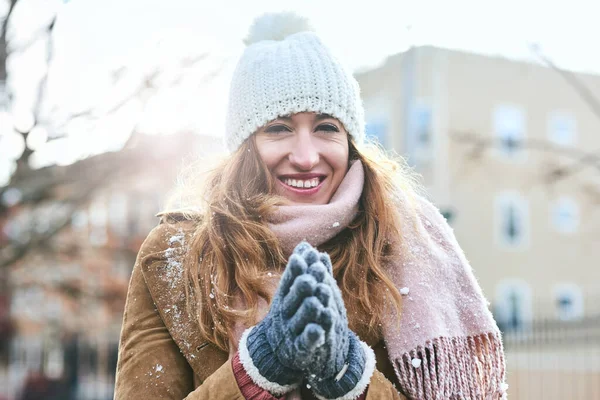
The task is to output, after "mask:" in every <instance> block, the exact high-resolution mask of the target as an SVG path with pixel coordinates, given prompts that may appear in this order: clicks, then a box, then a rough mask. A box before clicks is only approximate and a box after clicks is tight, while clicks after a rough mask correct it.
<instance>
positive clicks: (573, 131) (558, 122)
mask: <svg viewBox="0 0 600 400" xmlns="http://www.w3.org/2000/svg"><path fill="white" fill-rule="evenodd" d="M548 138H549V139H550V140H551V141H552V142H554V143H556V144H558V145H560V146H574V145H575V141H576V139H577V122H576V120H575V117H573V115H571V114H569V113H566V112H554V113H552V114H550V116H549V118H548Z"/></svg>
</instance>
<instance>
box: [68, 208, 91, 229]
mask: <svg viewBox="0 0 600 400" xmlns="http://www.w3.org/2000/svg"><path fill="white" fill-rule="evenodd" d="M71 226H72V227H73V229H75V230H84V229H86V228H87V226H88V214H87V212H86V211H85V210H77V211H75V212H74V213H73V216H72V217H71Z"/></svg>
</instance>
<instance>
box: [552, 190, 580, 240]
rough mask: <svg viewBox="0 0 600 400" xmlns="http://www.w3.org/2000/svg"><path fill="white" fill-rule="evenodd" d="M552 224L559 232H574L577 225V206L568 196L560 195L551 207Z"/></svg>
mask: <svg viewBox="0 0 600 400" xmlns="http://www.w3.org/2000/svg"><path fill="white" fill-rule="evenodd" d="M550 212H551V219H552V225H553V226H554V228H555V229H556V230H557V231H558V232H560V233H575V232H576V231H577V228H578V227H579V208H578V207H577V203H576V202H575V201H574V200H573V199H571V198H569V197H561V198H560V199H558V200H557V201H556V202H555V203H554V204H553V205H552V208H551V211H550Z"/></svg>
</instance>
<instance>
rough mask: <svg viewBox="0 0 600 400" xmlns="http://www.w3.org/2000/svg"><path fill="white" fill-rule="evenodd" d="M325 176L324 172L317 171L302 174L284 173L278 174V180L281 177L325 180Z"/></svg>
mask: <svg viewBox="0 0 600 400" xmlns="http://www.w3.org/2000/svg"><path fill="white" fill-rule="evenodd" d="M325 177H326V175H325V174H319V173H315V172H311V173H304V174H284V175H279V176H278V179H280V180H282V179H301V180H307V179H313V178H319V180H325Z"/></svg>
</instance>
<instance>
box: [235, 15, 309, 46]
mask: <svg viewBox="0 0 600 400" xmlns="http://www.w3.org/2000/svg"><path fill="white" fill-rule="evenodd" d="M312 30H313V29H312V27H311V25H310V22H309V21H308V18H306V17H303V16H301V15H298V14H296V13H294V12H291V11H290V12H280V13H267V14H262V15H260V16H258V17H256V18H255V19H254V21H253V22H252V25H251V26H250V30H249V31H248V35H247V36H246V38H245V39H244V43H245V44H246V45H247V46H249V45H251V44H254V43H257V42H260V41H263V40H275V41H280V40H284V39H285V38H286V37H288V36H290V35H293V34H295V33H300V32H307V31H312Z"/></svg>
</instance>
